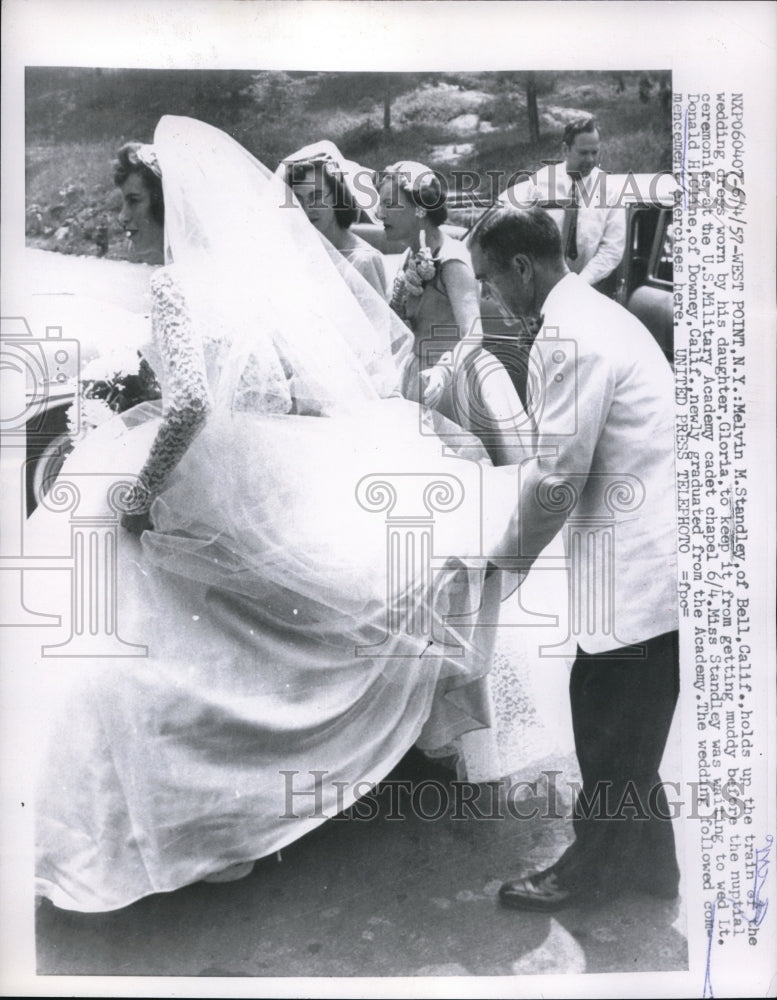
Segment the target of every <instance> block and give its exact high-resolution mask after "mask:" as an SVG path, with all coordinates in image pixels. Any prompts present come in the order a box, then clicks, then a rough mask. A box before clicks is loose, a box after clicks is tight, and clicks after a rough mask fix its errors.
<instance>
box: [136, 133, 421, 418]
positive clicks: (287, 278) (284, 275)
mask: <svg viewBox="0 0 777 1000" xmlns="http://www.w3.org/2000/svg"><path fill="white" fill-rule="evenodd" d="M154 148H155V149H156V152H157V157H158V160H159V164H160V167H161V169H162V184H163V189H164V198H165V239H166V244H167V246H166V253H167V257H168V259H169V260H172V261H174V262H175V264H176V265H177V267H178V269H179V272H180V274H179V276H180V279H181V281H182V283H183V290H184V294H185V297H186V299H187V302H188V303H189V308H190V310H191V313H192V315H193V316H195V317H196V318H197V320H198V322H200V323H201V324H202V328H203V333H205V332H207V334H208V336H209V337H210V338H211V339H214V340H215V339H220V340H221V341H222V342H223V344H224V345H225V348H227V350H226V352H225V355H224V357H223V358H222V361H221V371H220V373H219V377H218V379H217V380H216V383H215V385H214V387H213V389H214V398H215V402H216V406H217V408H218V409H220V410H222V411H228V410H230V409H232V408H233V404H234V400H235V396H236V393H237V391H238V386H240V391H245V390H246V389H250V372H251V369H252V366H251V364H250V358H251V357H252V355H253V353H254V352H255V351H256V348H257V340H261V339H264V340H266V341H267V342H268V343H269V344H271V345H272V347H273V348H274V350H275V351H276V352H277V355H278V358H279V360H280V362H281V363H282V365H283V366H284V367H285V368H286V369H287V370H288V369H290V370H291V371H292V372H293V377H294V388H295V394H296V396H297V399H298V401H299V404H300V407H301V408H303V409H304V408H305V407H306V406H307V407H309V408H310V409H311V410H315V411H317V412H319V413H323V414H326V415H329V414H332V413H336V412H343V411H347V410H349V409H353V408H354V407H357V406H358V405H359V403H360V402H362V401H363V400H367V399H375V398H379V397H386V396H389V395H391V394H392V393H393V392H395V391H396V390H397V387H398V372H400V371H401V369H402V366H403V363H404V360H405V358H406V357H408V356H409V354H410V352H411V349H412V338H411V336H410V334H409V331H408V330H407V328H406V327H405V326H404V325H403V324H402V323H401V322H399V321H398V320H397V318H396V316H394V315H393V314H392V311H391V310H390V309H389V308H388V306H387V305H386V303H385V302H383V300H382V299H381V297H380V296H379V295H377V293H375V292H374V290H373V289H371V288H370V287H369V285H367V283H366V282H365V281H364V280H363V279H362V278H361V277H360V276H359V275H358V274H356V272H355V271H354V270H353V268H351V267H350V266H348V264H347V262H345V261H344V260H343V258H342V255H341V254H339V253H338V252H337V251H336V250H335V249H334V248H333V247H330V246H327V245H326V243H325V242H324V241H323V240H321V239H320V238H319V236H318V234H317V233H316V232H315V231H314V230H313V229H312V228H311V226H310V223H309V222H308V220H307V218H306V216H305V215H304V213H303V212H302V211H301V209H300V208H299V206H298V205H297V203H296V202H295V201H294V199H293V198H292V197H291V195H290V191H289V189H288V187H287V186H286V185H285V183H284V182H283V180H282V179H281V178H280V177H278V176H275V175H273V174H272V173H271V172H270V171H269V170H267V169H266V168H265V167H264V166H263V165H262V164H260V163H259V162H258V161H257V160H256V159H255V158H254V157H253V156H251V155H250V154H249V153H248V152H247V151H246V150H245V149H243V147H242V146H240V145H239V144H238V143H236V142H234V141H233V140H232V139H230V138H229V137H228V136H226V135H225V134H224V133H223V132H220V131H219V130H218V129H215V128H212V127H211V126H209V125H206V124H204V123H202V122H196V121H193V120H192V119H188V118H177V117H171V116H166V117H164V118H162V120H161V121H160V123H159V125H158V126H157V129H156V132H155V134H154ZM246 380H248V385H246Z"/></svg>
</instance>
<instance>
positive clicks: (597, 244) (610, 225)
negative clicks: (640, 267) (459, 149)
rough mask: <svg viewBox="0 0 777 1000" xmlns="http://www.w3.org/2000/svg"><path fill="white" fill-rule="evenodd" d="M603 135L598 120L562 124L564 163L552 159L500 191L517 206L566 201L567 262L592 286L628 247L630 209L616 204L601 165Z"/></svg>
mask: <svg viewBox="0 0 777 1000" xmlns="http://www.w3.org/2000/svg"><path fill="white" fill-rule="evenodd" d="M600 149H601V140H600V136H599V126H598V125H597V122H596V119H595V118H593V117H591V116H590V115H586V116H583V117H581V118H576V119H575V120H574V121H572V122H570V123H569V124H568V125H567V127H566V128H565V129H564V138H563V142H562V147H561V151H562V154H563V156H564V161H563V162H562V163H551V164H548V165H547V166H545V167H543V168H542V169H541V170H538V171H537V173H536V174H534V176H533V177H531V178H530V179H529V180H528V181H526V180H524V181H523V182H522V183H519V184H517V185H516V186H515V187H511V188H509V189H508V190H507V191H505V192H504V194H502V196H501V198H500V201H502V202H503V203H504V204H508V205H512V206H514V207H520V206H530V205H533V204H537V203H542V204H547V203H554V202H562V203H564V202H566V203H568V205H569V207H568V208H567V211H566V212H565V213H564V215H563V221H562V219H561V217H560V218H559V225H560V228H561V238H562V246H563V248H564V259H565V260H566V263H567V267H568V268H569V270H570V271H572V272H574V273H575V274H579V275H580V277H581V278H582V279H583V280H584V281H586V282H587V283H588V284H589V285H598V284H599V283H600V282H603V281H604V280H605V279H607V278H608V277H609V276H610V275H611V274H612V272H613V271H614V270H615V268H616V267H617V266H618V264H619V263H620V262H621V259H622V258H623V252H624V250H625V248H626V211H625V209H624V208H622V207H621V206H619V205H618V204H616V201H617V197H618V194H619V191H616V190H615V189H613V190H612V191H610V192H608V191H607V180H606V178H607V174H606V173H605V172H604V171H603V170H600V169H599V166H598V163H599V153H600Z"/></svg>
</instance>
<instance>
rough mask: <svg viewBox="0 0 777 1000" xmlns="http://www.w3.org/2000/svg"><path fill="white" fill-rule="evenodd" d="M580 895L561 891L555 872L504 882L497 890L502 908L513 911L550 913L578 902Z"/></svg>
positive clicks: (565, 890)
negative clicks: (508, 907)
mask: <svg viewBox="0 0 777 1000" xmlns="http://www.w3.org/2000/svg"><path fill="white" fill-rule="evenodd" d="M580 897H581V894H580V893H579V892H573V891H572V890H570V889H563V888H562V887H561V886H560V885H559V884H558V879H557V876H556V873H555V872H537V873H536V874H534V875H528V876H527V877H526V878H520V879H516V880H515V881H510V882H505V883H504V884H503V885H502V887H501V889H500V890H499V899H500V901H501V902H502V904H503V905H504V906H510V907H512V908H513V909H515V910H539V911H541V912H546V913H551V912H552V911H553V910H560V909H563V907H565V906H571V905H573V904H574V903H577V902H579V901H580Z"/></svg>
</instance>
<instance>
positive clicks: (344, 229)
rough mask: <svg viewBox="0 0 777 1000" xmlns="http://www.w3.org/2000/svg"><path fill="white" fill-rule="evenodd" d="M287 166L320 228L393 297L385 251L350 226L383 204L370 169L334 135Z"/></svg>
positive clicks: (296, 191) (291, 182) (364, 274)
mask: <svg viewBox="0 0 777 1000" xmlns="http://www.w3.org/2000/svg"><path fill="white" fill-rule="evenodd" d="M281 171H282V172H283V175H284V177H285V180H286V183H287V184H288V185H289V186H290V187H291V189H292V190H293V191H294V194H295V195H296V197H297V200H298V201H299V203H300V204H301V205H302V207H303V209H304V210H305V214H306V215H307V217H308V219H310V221H311V222H312V223H313V225H314V226H315V227H316V229H317V230H318V231H319V233H321V235H322V236H323V237H325V239H327V240H329V242H330V243H331V244H332V246H333V247H335V249H336V250H339V252H340V253H341V254H342V255H343V257H345V259H346V260H347V261H348V262H349V263H350V264H351V265H352V266H353V267H354V268H355V269H356V270H357V271H358V273H359V274H360V275H361V276H362V277H363V278H364V279H365V281H367V282H368V283H369V284H370V285H372V287H373V288H374V289H375V291H376V292H378V293H379V294H380V295H382V296H383V298H388V282H387V281H386V270H385V267H384V266H383V256H382V255H381V254H380V253H379V251H377V250H376V249H375V248H374V247H371V246H370V245H369V243H367V242H366V241H365V240H363V239H361V238H360V237H359V236H357V235H356V234H355V233H353V232H351V228H350V227H351V225H352V224H353V223H354V222H356V221H357V219H358V218H359V214H360V212H362V211H364V212H365V213H367V215H368V217H369V213H370V210H371V209H374V208H375V206H376V205H377V202H378V195H377V191H375V189H374V186H373V184H372V179H371V177H370V175H369V172H368V171H366V170H364V169H363V168H361V167H359V166H358V164H356V163H353V162H351V161H349V160H345V159H344V158H343V156H342V155H341V153H340V151H339V150H338V149H337V147H336V146H335V145H334V144H333V143H331V142H329V141H324V142H318V143H314V144H313V145H311V146H305V147H304V148H303V149H300V150H298V152H296V153H294V154H292V155H291V156H290V157H287V158H286V159H285V160H284V161H283V163H282V164H281Z"/></svg>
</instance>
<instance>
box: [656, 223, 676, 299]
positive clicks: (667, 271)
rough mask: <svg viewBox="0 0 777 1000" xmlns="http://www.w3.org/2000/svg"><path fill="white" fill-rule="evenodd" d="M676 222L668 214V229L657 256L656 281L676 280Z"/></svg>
mask: <svg viewBox="0 0 777 1000" xmlns="http://www.w3.org/2000/svg"><path fill="white" fill-rule="evenodd" d="M673 251H674V224H673V222H672V220H671V218H669V217H668V215H667V222H666V229H665V231H664V235H663V238H662V241H661V246H660V248H659V251H658V256H657V258H656V265H655V272H654V277H655V279H656V281H665V282H667V284H672V282H673V280H674V266H673Z"/></svg>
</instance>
